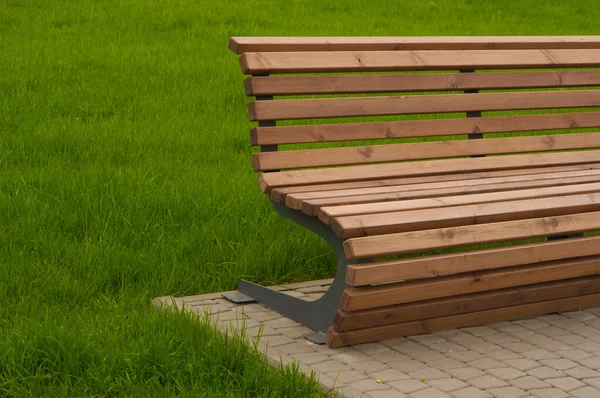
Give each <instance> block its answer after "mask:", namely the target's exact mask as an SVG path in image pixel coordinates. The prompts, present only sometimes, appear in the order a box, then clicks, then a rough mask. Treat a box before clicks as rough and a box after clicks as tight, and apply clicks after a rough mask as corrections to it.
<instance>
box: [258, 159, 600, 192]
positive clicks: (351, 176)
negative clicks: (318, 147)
mask: <svg viewBox="0 0 600 398" xmlns="http://www.w3.org/2000/svg"><path fill="white" fill-rule="evenodd" d="M598 159H600V151H597V150H595V151H584V152H577V153H575V152H561V153H542V154H532V155H513V156H490V157H486V158H469V159H450V160H429V161H422V162H418V163H412V162H411V163H395V164H378V165H367V166H351V167H340V168H335V169H313V170H296V171H286V172H273V173H263V174H262V175H261V176H260V177H259V186H260V188H261V189H262V191H263V192H270V191H271V190H272V189H273V188H279V187H284V186H298V185H308V184H311V185H313V184H327V183H337V182H345V181H364V180H373V179H384V178H395V177H416V176H426V175H434V174H452V173H458V172H460V173H468V172H479V171H487V170H509V169H519V168H530V167H531V168H533V167H550V166H563V165H569V164H585V163H595V162H597V161H598Z"/></svg>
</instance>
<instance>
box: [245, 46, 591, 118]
mask: <svg viewBox="0 0 600 398" xmlns="http://www.w3.org/2000/svg"><path fill="white" fill-rule="evenodd" d="M598 57H599V59H600V53H599V54H598ZM597 106H600V90H559V91H524V92H501V93H483V94H473V93H471V94H468V95H464V94H433V95H397V96H371V97H341V98H317V99H299V100H277V101H255V102H250V103H249V104H248V113H249V115H250V120H252V121H257V120H285V119H315V118H336V117H355V116H361V117H362V116H385V115H408V114H424V113H450V112H469V111H475V110H479V111H505V110H523V109H554V108H586V107H597Z"/></svg>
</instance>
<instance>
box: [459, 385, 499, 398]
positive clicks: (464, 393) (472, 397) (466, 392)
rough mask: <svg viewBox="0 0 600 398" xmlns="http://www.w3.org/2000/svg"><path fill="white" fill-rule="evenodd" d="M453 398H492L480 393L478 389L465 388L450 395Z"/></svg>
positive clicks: (483, 392) (489, 395)
mask: <svg viewBox="0 0 600 398" xmlns="http://www.w3.org/2000/svg"><path fill="white" fill-rule="evenodd" d="M450 394H451V395H452V396H453V397H454V398H492V395H491V394H488V393H487V392H485V391H481V390H480V389H479V388H475V387H467V388H463V389H462V390H458V391H453V392H451V393H450Z"/></svg>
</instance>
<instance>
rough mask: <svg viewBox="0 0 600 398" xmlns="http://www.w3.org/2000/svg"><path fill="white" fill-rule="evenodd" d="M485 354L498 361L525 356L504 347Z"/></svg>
mask: <svg viewBox="0 0 600 398" xmlns="http://www.w3.org/2000/svg"><path fill="white" fill-rule="evenodd" d="M485 356H486V357H488V358H492V359H497V360H498V361H503V360H505V359H519V358H523V355H521V354H517V353H516V352H513V351H510V350H507V349H504V348H503V349H500V350H497V351H492V352H487V353H486V354H485Z"/></svg>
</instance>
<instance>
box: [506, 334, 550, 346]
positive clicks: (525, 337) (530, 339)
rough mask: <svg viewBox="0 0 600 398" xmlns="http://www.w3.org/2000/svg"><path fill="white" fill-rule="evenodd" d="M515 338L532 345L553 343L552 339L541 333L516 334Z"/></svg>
mask: <svg viewBox="0 0 600 398" xmlns="http://www.w3.org/2000/svg"><path fill="white" fill-rule="evenodd" d="M513 336H515V337H517V338H518V339H519V340H522V341H525V342H527V343H531V344H540V343H543V342H547V341H552V339H551V338H550V337H548V336H546V335H543V334H539V333H522V334H521V333H519V334H514V335H513Z"/></svg>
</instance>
